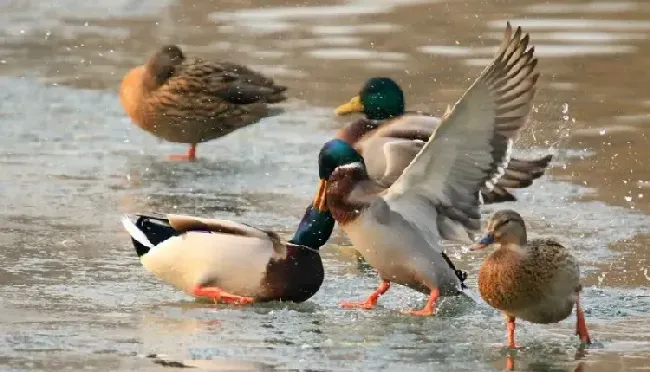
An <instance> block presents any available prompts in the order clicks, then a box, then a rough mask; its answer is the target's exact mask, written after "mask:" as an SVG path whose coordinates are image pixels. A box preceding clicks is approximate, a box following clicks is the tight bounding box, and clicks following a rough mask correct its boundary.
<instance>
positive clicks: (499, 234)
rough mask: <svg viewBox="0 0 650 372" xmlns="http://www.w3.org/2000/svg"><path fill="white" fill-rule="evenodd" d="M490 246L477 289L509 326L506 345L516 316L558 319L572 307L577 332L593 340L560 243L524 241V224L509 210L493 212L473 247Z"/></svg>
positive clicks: (574, 265)
mask: <svg viewBox="0 0 650 372" xmlns="http://www.w3.org/2000/svg"><path fill="white" fill-rule="evenodd" d="M491 244H498V245H499V247H498V248H497V249H496V250H495V251H494V252H492V253H491V254H490V255H489V256H488V258H487V259H485V261H484V262H483V264H482V265H481V268H480V271H479V276H478V287H479V291H480V293H481V297H483V299H484V300H485V302H487V303H488V304H489V305H490V306H492V307H494V308H496V309H499V310H501V311H503V313H504V314H505V316H506V321H507V325H508V346H509V347H512V348H514V347H516V344H515V318H520V319H523V320H526V321H529V322H531V323H542V324H548V323H557V322H559V321H561V320H564V319H566V318H567V317H568V316H569V315H571V312H572V311H573V308H574V307H575V309H576V315H577V322H576V334H577V335H578V336H579V337H580V340H581V341H582V342H584V343H587V344H589V343H591V340H590V338H589V332H588V331H587V324H586V322H585V314H584V312H583V311H582V307H581V306H580V292H581V291H582V285H581V284H580V267H579V265H578V261H577V260H576V259H575V257H573V256H572V255H571V254H570V253H569V252H568V251H567V249H566V248H564V247H563V246H562V245H561V244H560V243H558V242H556V241H553V240H549V239H535V240H528V237H527V234H526V224H525V223H524V220H523V218H521V216H520V215H519V213H517V212H515V211H513V210H501V211H498V212H496V213H495V214H494V215H493V216H492V217H491V218H490V220H489V221H488V225H487V234H486V235H485V237H484V238H483V239H481V240H480V241H479V242H477V243H475V244H474V245H472V250H478V249H483V248H486V247H487V246H489V245H491Z"/></svg>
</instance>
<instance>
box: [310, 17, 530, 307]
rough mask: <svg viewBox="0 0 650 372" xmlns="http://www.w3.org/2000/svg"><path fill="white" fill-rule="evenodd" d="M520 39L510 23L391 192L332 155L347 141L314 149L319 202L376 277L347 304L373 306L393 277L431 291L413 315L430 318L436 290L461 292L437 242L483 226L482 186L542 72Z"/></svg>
mask: <svg viewBox="0 0 650 372" xmlns="http://www.w3.org/2000/svg"><path fill="white" fill-rule="evenodd" d="M522 36H523V35H522V33H521V29H520V28H517V30H516V31H515V32H514V33H513V30H512V27H511V26H510V24H509V23H508V25H507V28H506V32H505V37H504V39H503V41H502V43H501V46H500V48H499V50H498V51H497V53H496V56H495V57H494V59H493V61H492V63H491V64H490V65H489V66H488V67H487V68H486V69H485V70H484V71H483V72H482V73H481V75H480V76H479V78H478V79H477V80H476V81H475V82H474V84H473V85H472V86H471V87H470V88H469V90H468V91H467V92H465V94H464V95H463V96H462V98H461V99H460V100H459V101H458V102H457V103H456V105H455V106H454V107H453V108H451V109H450V110H449V111H448V112H447V114H446V115H445V116H444V117H443V119H442V123H441V124H440V126H439V128H438V129H437V131H436V132H435V134H434V135H432V136H431V138H430V139H429V140H428V142H427V143H426V144H425V145H424V147H423V149H422V150H421V151H420V152H419V153H418V155H417V156H416V157H415V158H414V160H413V162H412V163H411V164H410V165H409V166H408V167H407V168H406V169H405V170H404V172H403V173H402V175H401V176H400V178H399V179H398V180H397V181H396V182H394V183H393V184H392V186H390V188H388V189H386V190H383V188H382V186H379V185H378V184H377V182H375V181H373V180H372V179H371V178H370V177H369V176H368V173H367V170H366V167H365V165H364V162H363V159H361V160H360V161H355V162H349V163H348V164H347V165H344V166H340V165H339V164H337V163H336V162H335V161H334V159H340V158H341V154H342V153H345V154H358V153H357V151H356V150H354V149H353V148H352V147H351V146H350V144H348V143H347V142H345V141H343V140H340V139H336V140H333V141H330V142H328V143H326V144H325V146H324V147H323V149H322V150H321V153H320V155H319V169H321V171H322V172H321V174H320V178H321V183H320V186H319V190H318V194H317V198H316V199H317V200H316V204H317V205H320V204H322V201H320V199H324V200H325V202H326V204H327V207H328V208H329V210H330V212H331V213H332V216H333V217H334V218H335V219H336V221H337V222H339V225H340V226H341V228H342V229H343V231H345V233H346V234H347V236H348V237H349V238H350V241H351V242H352V244H353V245H354V247H355V248H356V249H357V250H358V251H359V253H361V254H362V255H363V257H364V258H365V260H366V261H367V262H368V263H369V264H370V265H371V266H372V267H374V268H375V269H376V270H377V272H378V274H379V276H380V277H381V279H382V283H381V285H380V286H379V288H378V289H377V291H375V292H374V293H373V294H371V295H370V296H369V297H368V298H367V299H366V300H365V301H364V302H361V303H343V306H344V307H348V308H351V307H360V308H364V309H371V308H374V307H375V306H376V304H377V298H378V297H379V296H380V295H382V294H383V293H385V292H386V291H387V290H388V288H389V287H390V283H391V282H394V283H398V284H401V285H405V286H408V287H410V288H412V289H415V290H418V291H421V292H424V293H427V294H429V300H428V301H427V303H426V305H425V307H424V308H423V309H421V310H417V311H411V312H410V313H411V314H413V315H432V314H434V312H435V304H436V301H437V299H438V298H439V297H440V296H453V295H457V294H459V293H464V292H466V287H464V286H463V284H462V281H463V279H464V276H463V275H461V273H460V272H459V271H458V270H455V268H454V267H453V265H452V264H451V262H450V261H449V260H448V258H446V256H445V255H444V254H443V251H442V248H441V247H440V240H455V241H462V242H468V243H471V242H472V232H473V231H477V232H478V231H479V230H480V228H481V223H480V222H481V214H480V205H481V202H480V197H479V195H480V190H481V189H482V188H484V187H487V188H492V187H493V186H494V183H495V182H496V181H497V180H498V179H499V177H500V176H501V175H502V174H503V173H504V171H505V169H506V167H507V166H508V162H509V160H510V152H511V148H512V143H513V141H514V139H515V138H516V137H517V135H518V133H519V130H520V129H521V127H522V126H523V125H524V123H525V122H526V118H527V116H528V113H529V111H530V108H531V106H532V99H533V97H534V93H535V84H536V82H537V79H538V77H539V74H538V73H536V72H535V66H536V64H537V61H536V60H535V59H534V58H533V49H532V48H530V49H528V35H526V36H523V37H522ZM349 157H350V158H352V156H349ZM381 190H383V191H381Z"/></svg>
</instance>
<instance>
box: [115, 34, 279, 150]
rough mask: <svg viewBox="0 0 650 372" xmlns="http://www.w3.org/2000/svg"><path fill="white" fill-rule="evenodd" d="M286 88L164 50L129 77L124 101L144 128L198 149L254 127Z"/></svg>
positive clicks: (234, 67)
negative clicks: (251, 125)
mask: <svg viewBox="0 0 650 372" xmlns="http://www.w3.org/2000/svg"><path fill="white" fill-rule="evenodd" d="M285 90H286V87H284V86H281V85H277V84H275V83H274V82H273V80H272V79H270V78H268V77H266V76H264V75H261V74H259V73H257V72H255V71H252V70H251V69H249V68H248V67H246V66H241V65H236V64H232V63H228V62H210V61H204V60H201V59H197V58H186V57H185V55H184V54H183V52H182V51H181V49H180V48H179V47H178V46H176V45H167V46H164V47H162V48H161V49H160V50H159V51H158V52H157V53H155V54H154V55H153V56H152V57H150V58H149V60H148V61H147V63H146V64H144V65H143V66H138V67H136V68H134V69H132V70H131V71H129V73H127V74H126V76H125V77H124V79H123V80H122V85H121V87H120V101H121V103H122V106H123V107H124V110H125V111H126V113H127V115H129V117H130V118H131V119H132V120H133V121H134V122H135V124H136V125H138V126H139V127H140V128H142V129H144V130H146V131H148V132H150V133H152V134H153V135H155V136H157V137H160V138H162V139H164V140H167V141H170V142H179V143H188V144H190V148H189V151H188V153H187V154H186V155H172V158H176V159H187V160H195V159H196V145H197V144H198V143H201V142H206V141H209V140H212V139H215V138H219V137H222V136H225V135H226V134H228V133H230V132H232V131H234V130H236V129H239V128H241V127H244V126H247V125H249V124H253V123H255V122H257V121H259V119H261V118H263V117H264V116H267V115H268V111H269V110H268V104H270V103H277V102H281V101H283V100H285V99H286V97H285V96H284V94H283V92H284V91H285Z"/></svg>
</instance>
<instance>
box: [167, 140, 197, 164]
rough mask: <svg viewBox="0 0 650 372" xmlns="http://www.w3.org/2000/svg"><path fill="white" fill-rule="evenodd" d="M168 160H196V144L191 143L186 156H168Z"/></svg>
mask: <svg viewBox="0 0 650 372" xmlns="http://www.w3.org/2000/svg"><path fill="white" fill-rule="evenodd" d="M169 158H170V159H172V160H187V161H195V160H196V144H195V143H193V144H191V145H190V148H189V150H187V154H183V155H169Z"/></svg>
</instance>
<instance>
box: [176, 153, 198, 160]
mask: <svg viewBox="0 0 650 372" xmlns="http://www.w3.org/2000/svg"><path fill="white" fill-rule="evenodd" d="M169 160H175V161H196V157H195V156H193V157H191V156H189V155H187V154H172V155H169Z"/></svg>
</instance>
